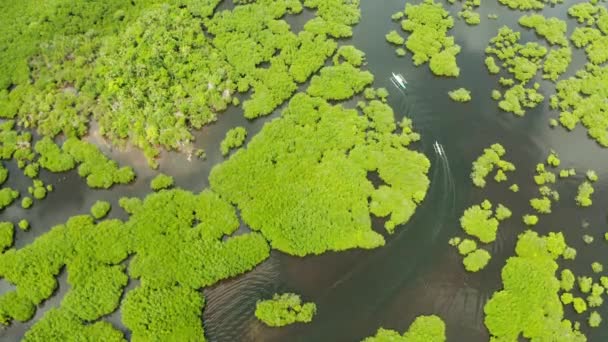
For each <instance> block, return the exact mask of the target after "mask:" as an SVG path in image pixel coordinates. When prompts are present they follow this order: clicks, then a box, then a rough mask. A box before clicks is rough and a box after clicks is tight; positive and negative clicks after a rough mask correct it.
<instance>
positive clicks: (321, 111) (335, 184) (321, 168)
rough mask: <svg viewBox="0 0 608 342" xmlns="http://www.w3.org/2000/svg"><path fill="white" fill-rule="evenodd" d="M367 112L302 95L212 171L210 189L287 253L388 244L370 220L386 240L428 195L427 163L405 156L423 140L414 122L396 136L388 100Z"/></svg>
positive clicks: (375, 103)
mask: <svg viewBox="0 0 608 342" xmlns="http://www.w3.org/2000/svg"><path fill="white" fill-rule="evenodd" d="M360 110H361V112H362V113H360V112H359V111H358V110H357V109H346V108H344V107H342V106H341V105H331V104H329V103H327V101H325V100H324V99H321V98H315V97H310V96H308V95H306V94H297V95H296V96H294V97H293V99H292V100H291V101H290V103H289V106H288V107H287V108H286V109H285V110H284V111H283V113H282V115H281V117H280V118H279V119H276V120H274V121H272V122H270V123H268V124H266V125H265V126H264V127H263V128H262V130H261V131H260V132H259V133H258V134H257V135H256V136H254V137H253V138H252V139H251V141H250V142H249V144H248V145H247V147H246V148H243V149H240V150H238V151H236V153H234V154H233V155H232V157H231V158H230V159H229V160H227V161H225V162H224V163H222V164H220V165H218V166H216V167H215V168H214V169H213V170H212V171H211V175H210V178H209V180H210V184H211V188H212V189H213V190H214V191H216V192H217V193H219V194H220V195H221V196H222V197H223V198H226V199H227V200H228V201H230V202H231V203H234V204H236V205H237V206H238V207H239V209H240V210H241V216H242V218H243V220H244V221H245V222H246V223H247V224H248V225H249V226H250V227H251V228H252V229H253V230H255V231H261V232H262V233H263V234H264V236H265V237H266V238H267V239H268V240H269V241H270V242H271V245H272V246H273V248H276V249H279V250H281V251H283V252H286V253H289V254H293V255H306V254H319V253H323V252H325V251H327V250H336V251H337V250H345V249H349V248H355V247H360V248H375V247H378V246H381V245H383V244H384V238H383V237H382V236H381V235H380V234H378V233H376V232H374V231H373V230H372V229H371V220H370V214H374V215H375V216H379V217H389V219H388V220H387V222H386V224H385V227H386V229H387V231H389V232H393V231H394V229H395V227H396V226H397V225H400V224H403V223H405V222H407V221H408V220H409V218H410V217H411V216H412V214H413V213H414V211H415V209H416V206H417V204H418V203H420V202H421V201H422V200H423V199H424V197H425V195H426V191H427V189H428V186H429V180H428V178H427V176H426V174H427V172H428V169H429V167H430V163H429V161H428V159H427V158H426V157H425V156H424V155H422V154H420V153H417V152H414V151H411V150H409V149H408V148H407V146H408V145H409V143H410V142H412V141H415V140H417V139H418V138H419V136H418V135H417V134H415V133H414V132H413V131H412V128H411V122H410V121H409V120H404V121H403V122H402V124H401V125H400V126H401V129H400V132H397V131H396V129H397V125H396V123H395V121H394V113H393V111H392V109H391V108H390V107H389V106H388V105H386V104H384V103H383V102H381V101H378V100H371V101H369V103H368V104H365V103H362V106H361V107H360ZM372 171H377V172H378V175H379V176H380V179H381V180H382V181H383V183H384V184H382V185H380V186H379V187H378V188H374V186H373V185H372V183H371V182H370V181H369V180H368V179H367V175H368V173H369V172H372ZM259 189H267V190H266V191H263V192H260V191H259ZM319 213H328V214H327V215H325V214H324V215H319Z"/></svg>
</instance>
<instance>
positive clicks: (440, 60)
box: [386, 0, 460, 77]
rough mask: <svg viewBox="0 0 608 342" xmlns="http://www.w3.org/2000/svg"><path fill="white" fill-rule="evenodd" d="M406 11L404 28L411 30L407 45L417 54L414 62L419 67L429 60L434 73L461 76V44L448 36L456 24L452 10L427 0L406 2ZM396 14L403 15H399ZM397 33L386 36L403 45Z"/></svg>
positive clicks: (414, 54)
mask: <svg viewBox="0 0 608 342" xmlns="http://www.w3.org/2000/svg"><path fill="white" fill-rule="evenodd" d="M398 13H401V12H398ZM402 13H403V14H405V16H404V17H405V19H403V20H402V21H401V28H402V29H403V30H404V31H406V32H410V35H409V36H408V37H407V40H406V42H405V47H407V49H408V50H410V51H411V52H412V53H413V56H412V59H413V61H414V64H415V65H417V66H418V65H421V64H423V63H426V62H429V67H430V69H431V71H432V72H433V74H435V75H437V76H448V77H457V76H458V75H459V74H460V68H459V67H458V64H457V62H456V55H457V54H458V53H460V46H459V45H458V44H455V43H454V37H452V36H448V35H447V32H448V30H449V29H451V28H452V27H453V26H454V19H453V18H452V17H451V16H450V13H449V12H448V11H446V10H445V9H444V8H443V5H442V4H441V3H436V2H435V1H434V0H424V1H422V2H421V3H420V4H418V5H412V4H410V3H406V4H405V11H404V12H402ZM393 17H399V18H400V17H403V16H397V15H396V14H395V15H393ZM395 34H397V32H396V31H395V32H394V33H393V32H391V33H389V34H388V35H387V37H386V39H387V40H388V41H389V42H391V43H393V44H396V45H401V44H403V43H402V42H401V40H400V39H399V37H398V34H397V35H395ZM400 42H401V43H400Z"/></svg>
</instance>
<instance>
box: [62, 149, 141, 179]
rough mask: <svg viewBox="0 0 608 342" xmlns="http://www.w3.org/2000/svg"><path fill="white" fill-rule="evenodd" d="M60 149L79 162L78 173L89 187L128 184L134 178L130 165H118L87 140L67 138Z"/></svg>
mask: <svg viewBox="0 0 608 342" xmlns="http://www.w3.org/2000/svg"><path fill="white" fill-rule="evenodd" d="M62 149H63V150H64V151H65V152H66V153H68V154H69V155H71V156H72V158H74V160H75V161H76V162H78V163H80V166H78V175H79V176H80V177H83V178H86V180H87V185H88V186H89V187H91V188H103V189H108V188H109V187H111V186H112V185H114V184H128V183H130V182H131V181H133V179H135V172H133V169H132V168H131V167H129V166H123V167H119V166H118V164H117V163H116V162H115V161H113V160H110V159H108V158H107V157H106V156H105V155H104V154H103V153H101V151H99V149H98V148H97V146H95V145H93V144H91V143H89V142H86V141H82V140H78V139H76V138H69V139H68V140H66V142H65V143H64V144H63V146H62Z"/></svg>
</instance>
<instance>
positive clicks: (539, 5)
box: [499, 0, 564, 11]
mask: <svg viewBox="0 0 608 342" xmlns="http://www.w3.org/2000/svg"><path fill="white" fill-rule="evenodd" d="M499 2H500V3H501V4H503V5H505V6H508V7H509V8H510V9H517V10H520V11H528V10H542V9H543V8H545V4H547V3H551V4H553V5H556V4H561V3H563V2H564V0H499Z"/></svg>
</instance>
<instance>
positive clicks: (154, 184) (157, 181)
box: [150, 173, 173, 191]
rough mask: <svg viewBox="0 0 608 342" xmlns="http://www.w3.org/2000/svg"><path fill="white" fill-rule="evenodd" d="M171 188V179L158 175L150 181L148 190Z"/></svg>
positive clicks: (170, 177)
mask: <svg viewBox="0 0 608 342" xmlns="http://www.w3.org/2000/svg"><path fill="white" fill-rule="evenodd" d="M172 186H173V177H172V176H169V175H166V174H164V173H159V174H158V175H156V177H154V178H152V180H151V181H150V188H151V189H152V190H154V191H158V190H162V189H168V188H170V187H172Z"/></svg>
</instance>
